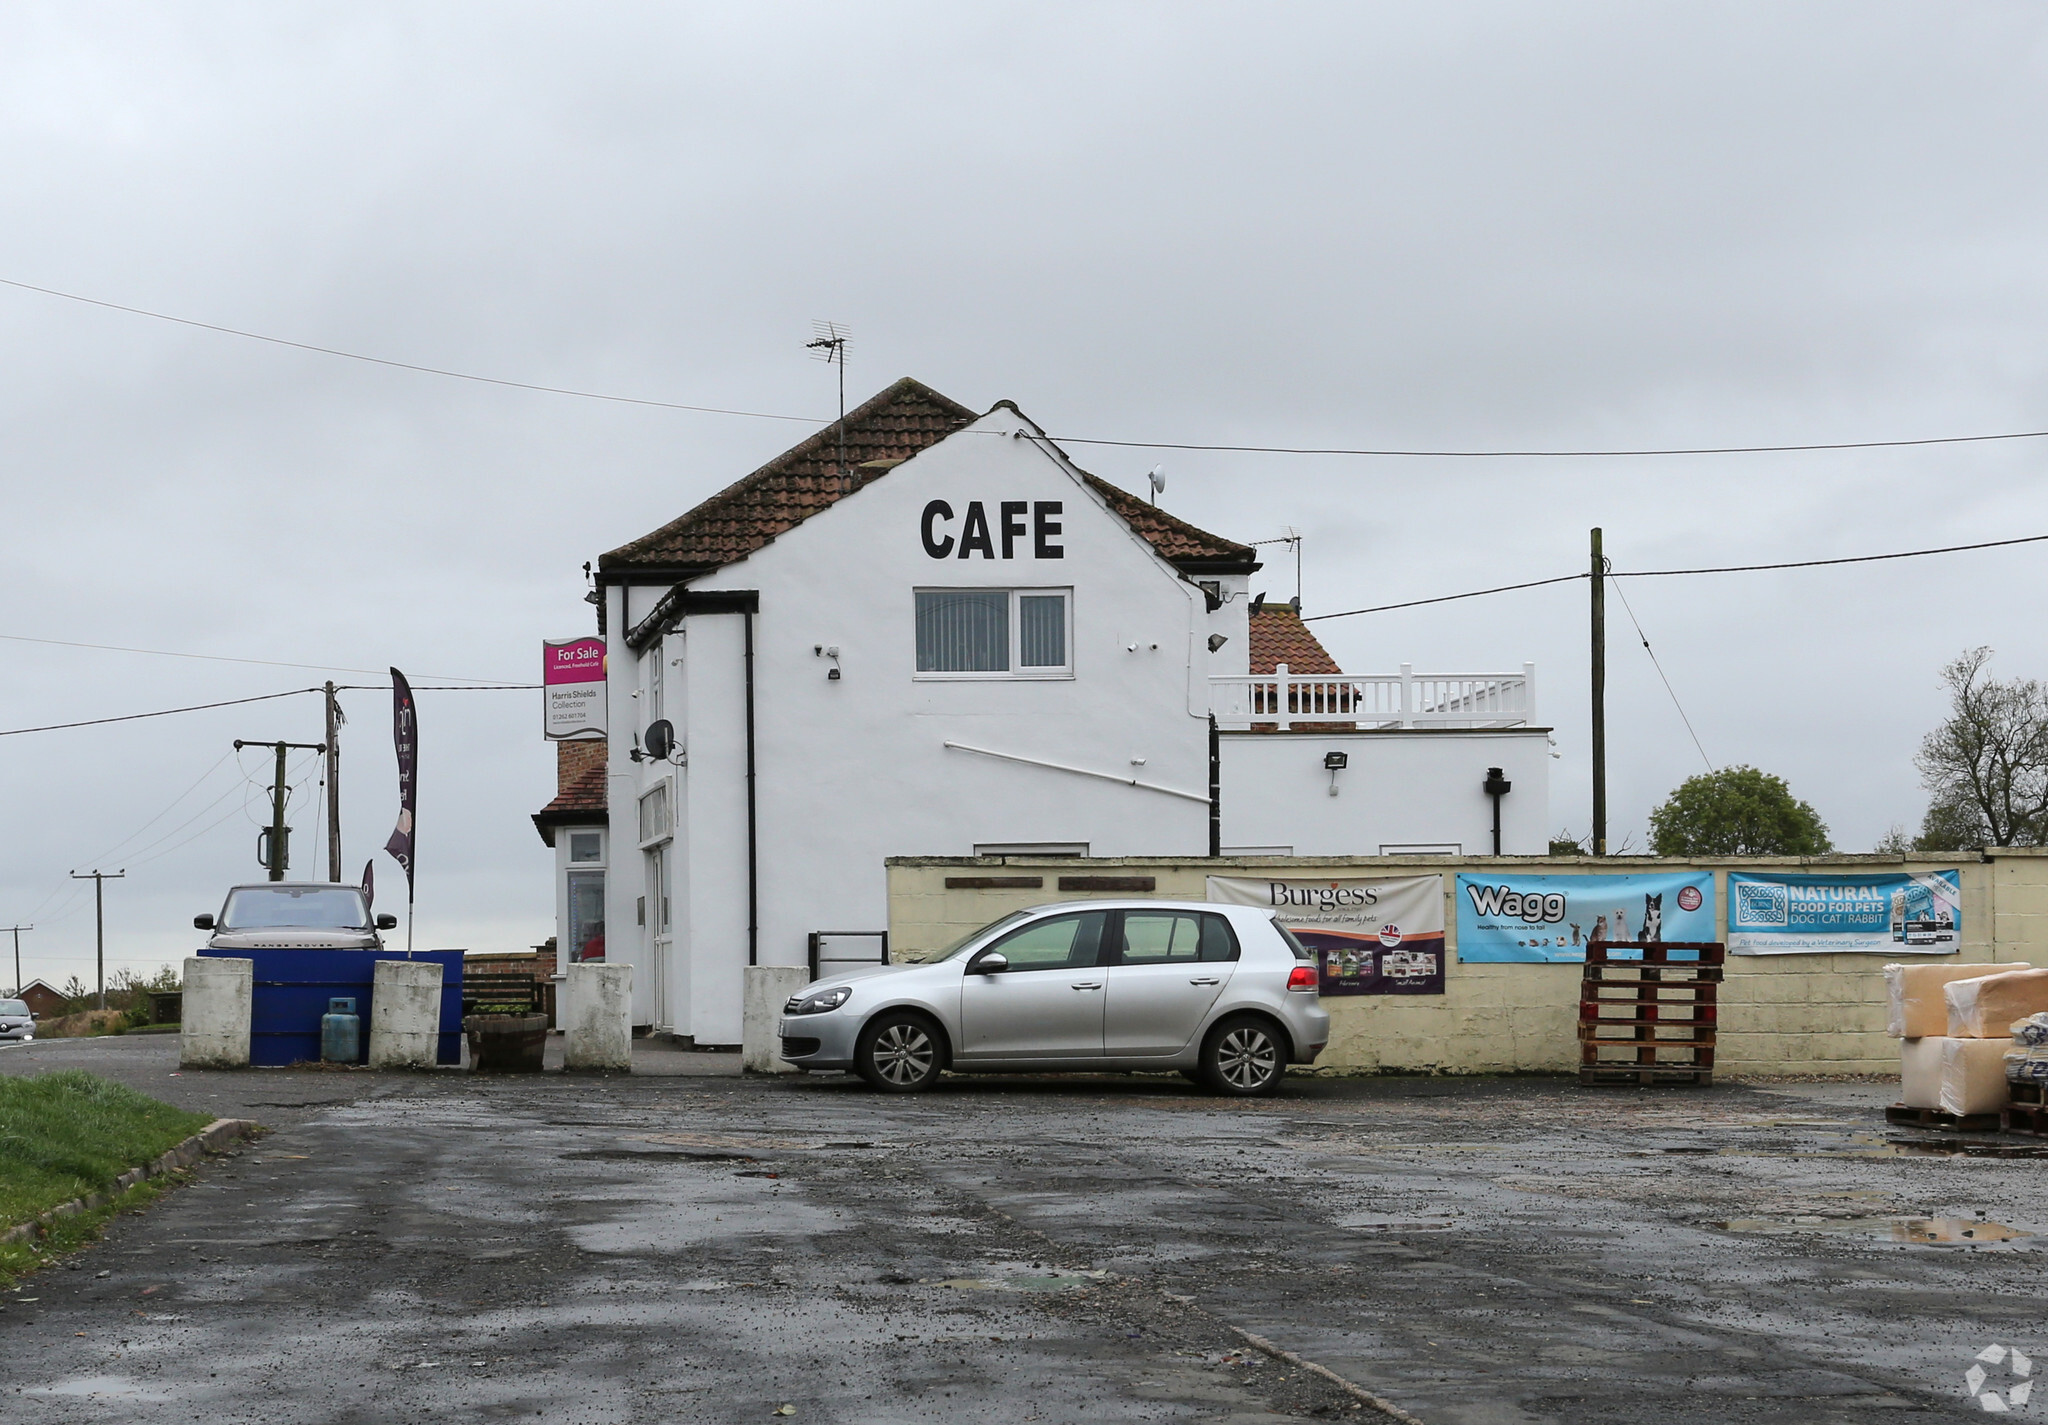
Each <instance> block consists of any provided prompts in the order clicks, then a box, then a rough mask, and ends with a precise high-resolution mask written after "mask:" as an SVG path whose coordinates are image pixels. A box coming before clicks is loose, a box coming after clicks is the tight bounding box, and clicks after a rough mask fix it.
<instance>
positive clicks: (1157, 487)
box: [1145, 465, 1166, 505]
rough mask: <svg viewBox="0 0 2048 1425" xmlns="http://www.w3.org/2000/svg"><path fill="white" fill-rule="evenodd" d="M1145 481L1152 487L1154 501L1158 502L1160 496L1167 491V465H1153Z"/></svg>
mask: <svg viewBox="0 0 2048 1425" xmlns="http://www.w3.org/2000/svg"><path fill="white" fill-rule="evenodd" d="M1145 483H1146V484H1148V485H1150V486H1151V487H1152V503H1153V504H1155V505H1156V504H1158V503H1159V497H1160V496H1161V495H1163V494H1165V493H1166V467H1165V466H1164V465H1155V466H1153V467H1152V469H1151V470H1150V471H1149V472H1147V474H1146V476H1145Z"/></svg>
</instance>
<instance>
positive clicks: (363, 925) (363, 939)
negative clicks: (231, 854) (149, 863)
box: [192, 881, 398, 950]
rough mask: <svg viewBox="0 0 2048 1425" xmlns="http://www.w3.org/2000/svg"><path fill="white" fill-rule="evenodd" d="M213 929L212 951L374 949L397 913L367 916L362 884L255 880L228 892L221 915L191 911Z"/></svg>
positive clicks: (206, 927)
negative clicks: (200, 913)
mask: <svg viewBox="0 0 2048 1425" xmlns="http://www.w3.org/2000/svg"><path fill="white" fill-rule="evenodd" d="M192 924H193V925H194V926H195V927H196V928H197V929H200V930H210V931H212V932H213V934H212V936H211V938H209V939H208V940H207V942H206V945H207V948H208V949H210V950H378V949H382V948H383V945H384V941H383V939H382V938H381V937H380V936H379V935H378V934H377V932H378V931H380V930H392V929H395V928H396V927H397V925H398V917H397V916H395V915H378V916H374V917H373V916H372V915H371V914H370V898H369V897H368V896H366V895H364V894H363V889H362V887H361V886H344V885H337V884H335V883H333V882H331V881H258V882H257V883H256V884H254V885H249V886H236V887H235V888H234V889H233V890H230V891H229V892H228V898H227V901H226V902H225V903H224V904H223V905H222V906H221V909H220V914H219V915H217V916H214V915H195V916H193V917H192Z"/></svg>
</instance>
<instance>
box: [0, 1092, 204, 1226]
mask: <svg viewBox="0 0 2048 1425" xmlns="http://www.w3.org/2000/svg"><path fill="white" fill-rule="evenodd" d="M210 1122H212V1119H211V1118H210V1117H209V1116H208V1115H207V1114H203V1113H187V1112H186V1111H185V1110H184V1109H182V1108H173V1107H172V1106H171V1105H170V1104H167V1103H162V1102H160V1101H158V1100H156V1099H153V1098H150V1097H148V1096H147V1095H145V1094H139V1093H137V1092H135V1090H133V1089H131V1088H127V1087H125V1086H123V1085H121V1084H117V1083H114V1082H112V1081H110V1080H107V1079H103V1078H100V1077H99V1076H98V1075H96V1074H88V1073H84V1072H82V1071H80V1070H77V1069H59V1070H57V1071H55V1072H52V1073H47V1074H38V1075H36V1076H35V1077H33V1078H0V1230H5V1229H6V1228H9V1227H13V1226H15V1225H16V1224H17V1223H22V1222H26V1221H28V1220H29V1219H30V1218H33V1217H35V1216H36V1215H37V1214H39V1213H43V1212H47V1211H49V1210H50V1209H51V1208H53V1207H55V1206H57V1205H58V1204H59V1203H64V1202H69V1201H70V1200H71V1199H72V1198H75V1197H83V1196H85V1194H87V1193H91V1192H100V1191H103V1190H105V1189H106V1188H108V1187H111V1186H112V1185H113V1182H114V1179H115V1178H117V1177H119V1176H120V1175H121V1174H122V1173H125V1172H127V1171H128V1169H130V1168H133V1167H137V1166H139V1165H141V1164H143V1163H146V1162H148V1161H150V1160H151V1159H152V1158H155V1157H158V1156H160V1155H161V1154H163V1153H165V1152H167V1151H168V1150H170V1149H171V1148H174V1147H176V1146H177V1145H178V1144H179V1143H181V1142H183V1141H184V1140H185V1139H187V1138H189V1137H191V1136H192V1135H193V1134H194V1133H197V1132H198V1131H199V1130H200V1129H202V1128H204V1127H206V1125H207V1124H208V1123H210ZM147 1186H149V1185H148V1184H140V1185H138V1186H137V1187H136V1188H135V1189H131V1191H130V1193H124V1194H123V1195H122V1199H121V1201H122V1202H126V1201H127V1199H128V1198H129V1197H130V1196H131V1195H132V1193H134V1192H139V1191H141V1189H142V1188H143V1187H147ZM143 1200H147V1199H143ZM109 1206H110V1207H111V1206H115V1204H110V1205H109ZM94 1215H95V1214H92V1213H86V1214H81V1215H80V1216H79V1217H77V1218H73V1219H71V1220H72V1221H75V1222H76V1221H83V1220H85V1219H86V1218H89V1217H93V1216H94ZM52 1240H56V1239H55V1238H54V1237H53V1239H52Z"/></svg>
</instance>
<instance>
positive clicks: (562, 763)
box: [533, 739, 609, 846]
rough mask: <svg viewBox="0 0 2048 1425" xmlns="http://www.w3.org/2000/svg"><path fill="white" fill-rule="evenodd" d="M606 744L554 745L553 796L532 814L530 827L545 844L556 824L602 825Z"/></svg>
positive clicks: (605, 803) (552, 841) (551, 839)
mask: <svg viewBox="0 0 2048 1425" xmlns="http://www.w3.org/2000/svg"><path fill="white" fill-rule="evenodd" d="M605 757H606V749H605V744H604V742H603V741H602V740H601V739H588V740H581V741H566V742H557V743H556V744H555V799H554V800H553V801H551V802H549V803H548V804H547V805H546V806H544V807H542V808H541V809H540V810H539V811H537V812H535V813H534V814H533V829H534V830H535V831H538V832H539V833H540V839H541V840H542V841H545V842H546V843H547V844H548V845H550V846H552V845H554V844H555V828H556V827H558V826H590V825H598V826H602V825H603V824H604V822H605V812H606V808H607V807H608V805H609V803H608V801H607V800H606V792H605Z"/></svg>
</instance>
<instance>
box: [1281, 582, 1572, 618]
mask: <svg viewBox="0 0 2048 1425" xmlns="http://www.w3.org/2000/svg"><path fill="white" fill-rule="evenodd" d="M1586 577H1588V576H1587V575H1584V574H1559V575H1558V576H1557V577H1556V578H1554V579H1531V580H1529V582H1527V583H1526V584H1502V585H1501V586H1500V587H1499V588H1495V589H1473V590H1471V591H1469V592H1467V593H1463V594H1439V595H1438V596H1437V597H1435V598H1433V599H1409V600H1408V601H1407V602H1405V603H1399V604H1378V605H1375V606H1374V607H1372V608H1369V609H1346V610H1344V612H1342V613H1339V614H1314V615H1311V616H1310V617H1308V618H1305V619H1303V620H1302V622H1303V623H1315V622H1316V621H1317V620H1319V619H1326V618H1351V617H1352V616H1353V615H1356V614H1383V613H1386V612H1387V611H1388V610H1389V609H1413V608H1420V607H1421V606H1422V605H1424V604H1448V603H1453V602H1455V601H1457V600H1459V599H1480V598H1484V597H1485V596H1486V595H1488V594H1506V593H1512V592H1513V591H1514V590H1516V589H1540V588H1542V587H1543V586H1544V585H1545V584H1569V583H1571V582H1572V581H1573V580H1574V579H1584V578H1586Z"/></svg>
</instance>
